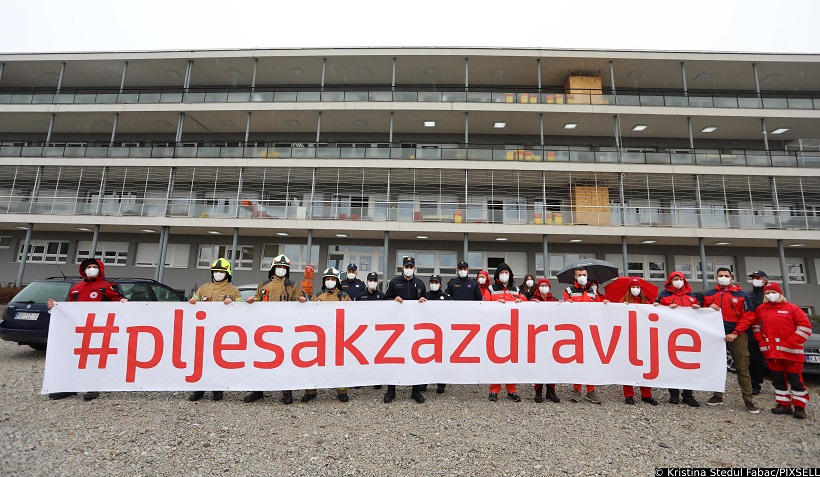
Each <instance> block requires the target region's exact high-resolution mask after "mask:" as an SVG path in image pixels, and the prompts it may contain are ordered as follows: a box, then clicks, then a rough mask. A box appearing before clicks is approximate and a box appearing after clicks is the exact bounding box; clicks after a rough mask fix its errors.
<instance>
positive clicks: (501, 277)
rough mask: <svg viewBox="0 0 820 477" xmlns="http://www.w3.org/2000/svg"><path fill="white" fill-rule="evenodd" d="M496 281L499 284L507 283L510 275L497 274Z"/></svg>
mask: <svg viewBox="0 0 820 477" xmlns="http://www.w3.org/2000/svg"><path fill="white" fill-rule="evenodd" d="M498 281H499V282H501V283H507V282H508V281H510V274H509V273H499V274H498Z"/></svg>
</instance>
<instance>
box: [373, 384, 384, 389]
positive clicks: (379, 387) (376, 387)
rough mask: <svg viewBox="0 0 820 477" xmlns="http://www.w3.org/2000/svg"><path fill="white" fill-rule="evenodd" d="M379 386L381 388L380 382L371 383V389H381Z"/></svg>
mask: <svg viewBox="0 0 820 477" xmlns="http://www.w3.org/2000/svg"><path fill="white" fill-rule="evenodd" d="M381 388H382V385H381V384H374V385H373V389H381Z"/></svg>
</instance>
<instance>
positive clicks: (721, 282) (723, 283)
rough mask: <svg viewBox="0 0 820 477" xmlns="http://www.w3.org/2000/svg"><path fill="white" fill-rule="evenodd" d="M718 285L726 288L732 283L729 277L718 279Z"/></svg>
mask: <svg viewBox="0 0 820 477" xmlns="http://www.w3.org/2000/svg"><path fill="white" fill-rule="evenodd" d="M717 282H718V285H720V286H722V287H728V286H729V284H730V283H732V278H731V277H718V279H717Z"/></svg>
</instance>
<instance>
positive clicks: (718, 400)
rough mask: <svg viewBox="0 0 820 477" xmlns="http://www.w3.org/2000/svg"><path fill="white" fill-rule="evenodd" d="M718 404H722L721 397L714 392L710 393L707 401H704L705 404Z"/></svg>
mask: <svg viewBox="0 0 820 477" xmlns="http://www.w3.org/2000/svg"><path fill="white" fill-rule="evenodd" d="M720 404H723V398H722V397H720V396H715V395H714V394H713V395H712V397H710V398H709V400H708V401H706V405H707V406H717V405H720Z"/></svg>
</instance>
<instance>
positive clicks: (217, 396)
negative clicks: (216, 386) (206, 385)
mask: <svg viewBox="0 0 820 477" xmlns="http://www.w3.org/2000/svg"><path fill="white" fill-rule="evenodd" d="M212 394H213V395H212V396H211V399H213V400H214V401H221V400H222V398H224V397H225V392H224V391H214V392H213V393H212Z"/></svg>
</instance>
